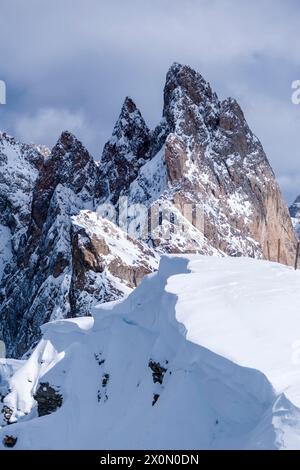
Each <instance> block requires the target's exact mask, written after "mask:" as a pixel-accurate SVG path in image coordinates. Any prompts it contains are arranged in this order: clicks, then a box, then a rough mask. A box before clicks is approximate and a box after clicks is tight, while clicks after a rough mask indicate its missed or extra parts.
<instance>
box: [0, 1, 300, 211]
mask: <svg viewBox="0 0 300 470" xmlns="http://www.w3.org/2000/svg"><path fill="white" fill-rule="evenodd" d="M299 25H300V2H299V0H251V1H250V0H147V1H146V0H109V1H108V0H26V1H25V0H0V79H2V80H5V82H6V85H7V104H6V105H5V106H0V128H1V129H2V130H6V131H8V132H9V133H11V134H13V135H15V136H16V137H17V138H19V139H20V140H23V141H27V142H37V143H43V144H46V145H48V146H50V147H51V146H52V145H54V143H55V141H56V140H57V138H58V137H59V134H60V133H61V131H62V130H64V129H69V130H71V131H73V132H74V133H75V134H76V135H77V136H78V137H80V138H81V139H82V141H83V143H84V144H85V145H86V146H87V148H88V149H89V150H90V151H91V153H92V154H93V155H94V157H95V158H97V159H99V157H100V155H101V151H102V148H103V144H104V142H105V141H106V140H107V139H108V138H109V136H110V134H111V131H112V128H113V125H114V122H115V120H116V119H117V116H118V114H119V111H120V107H121V105H122V102H123V99H124V97H125V96H126V95H130V96H131V97H132V98H133V99H134V100H135V101H136V103H137V105H138V106H139V108H140V109H141V112H142V114H143V116H144V118H145V119H146V121H147V123H148V125H149V126H150V127H153V126H154V125H155V124H156V123H157V122H158V120H159V119H160V116H161V111H162V90H163V84H164V80H165V75H166V72H167V69H168V67H169V66H170V65H171V63H172V62H174V61H176V62H181V63H186V64H189V65H191V66H192V67H194V68H196V69H197V70H198V71H200V72H201V73H202V75H203V76H204V77H205V78H206V79H207V80H208V81H209V82H210V83H211V85H212V87H213V88H214V89H215V91H216V92H217V93H218V95H219V97H220V98H225V97H226V96H233V97H235V98H236V99H237V100H238V101H239V102H240V104H241V105H242V107H243V109H244V112H245V115H246V117H247V119H248V121H249V123H250V125H251V127H252V128H253V130H254V132H255V133H256V134H257V135H258V137H259V138H260V139H261V141H262V143H263V145H264V147H265V150H266V152H267V155H268V157H269V159H270V161H271V164H272V165H273V168H274V170H275V172H276V175H277V177H278V180H279V182H280V184H281V186H282V189H283V191H284V194H285V196H286V198H287V200H288V201H289V202H290V201H291V200H292V199H293V198H294V197H295V196H296V195H297V194H299V193H300V164H299V157H300V105H299V106H296V105H294V104H292V101H291V94H292V90H291V84H292V82H293V81H294V80H297V79H300V41H299V36H300V33H299V29H300V27H299Z"/></svg>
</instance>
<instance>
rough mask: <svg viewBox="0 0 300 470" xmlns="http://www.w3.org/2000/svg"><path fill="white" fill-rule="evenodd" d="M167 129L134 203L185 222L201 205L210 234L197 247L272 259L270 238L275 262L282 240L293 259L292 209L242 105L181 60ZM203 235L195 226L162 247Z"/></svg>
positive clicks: (170, 77)
mask: <svg viewBox="0 0 300 470" xmlns="http://www.w3.org/2000/svg"><path fill="white" fill-rule="evenodd" d="M160 129H161V130H160V132H159V131H158V130H157V129H156V131H155V135H156V136H157V135H160V137H159V144H158V141H156V144H155V145H154V143H152V145H153V148H155V149H156V150H157V149H158V148H159V147H160V145H163V146H162V148H161V150H160V152H158V153H157V154H156V155H155V156H154V157H153V156H152V159H151V160H150V161H147V162H146V163H145V165H144V166H142V167H141V168H140V169H139V172H138V175H137V178H136V179H135V181H133V182H132V183H131V186H130V188H129V190H128V192H127V194H128V195H129V198H130V200H131V201H132V202H135V203H143V204H147V205H148V206H153V205H156V206H159V207H160V210H162V211H163V210H164V208H166V211H169V213H170V211H171V214H173V213H175V215H176V213H177V222H178V218H179V222H180V223H181V220H180V217H181V216H186V214H185V208H186V207H192V206H193V205H196V206H197V208H198V210H199V213H201V212H202V218H203V223H202V227H203V235H204V237H203V235H202V239H201V240H197V241H196V243H195V244H194V248H195V250H196V251H200V252H204V253H205V252H207V250H208V247H210V249H211V248H212V247H213V248H215V249H217V250H220V251H222V252H225V253H227V254H229V255H232V256H242V255H244V256H255V257H267V256H268V251H267V241H269V245H270V247H271V250H270V251H271V253H270V254H271V259H272V260H277V244H278V239H280V240H281V259H280V261H281V262H282V263H287V264H290V263H292V261H293V258H294V253H295V242H296V240H295V236H294V232H293V228H292V224H291V220H290V217H289V213H288V209H287V207H286V204H285V202H284V200H283V198H282V195H281V192H280V189H279V187H278V184H277V183H276V180H275V176H274V173H273V171H272V169H271V167H270V165H269V163H268V160H267V158H266V155H265V153H264V151H263V148H262V145H261V143H260V142H259V140H258V139H257V138H256V137H255V136H254V134H253V133H252V132H251V130H250V129H249V126H248V124H247V122H246V120H245V117H244V115H243V112H242V110H241V108H240V107H239V105H238V104H237V102H236V101H235V100H233V99H227V100H225V101H223V102H220V101H219V100H218V98H217V95H216V94H215V93H213V91H212V89H211V87H210V85H209V84H208V83H207V82H206V81H205V80H204V79H203V78H202V76H201V75H200V74H198V73H197V72H195V71H194V70H192V69H191V68H190V67H187V66H182V65H180V64H173V66H172V67H171V68H170V70H169V72H168V74H167V79H166V85H165V90H164V110H163V120H162V124H161V128H160ZM153 135H154V133H153ZM151 155H153V151H152V154H151ZM176 211H177V212H176ZM178 211H179V215H178ZM190 222H192V223H191V225H195V223H194V222H193V221H192V220H190ZM165 224H167V225H168V226H169V228H170V226H172V225H173V224H172V223H170V221H169V222H168V221H165ZM175 225H176V224H175ZM177 226H178V223H177ZM174 230H175V231H176V229H174V228H173V231H174ZM171 232H172V230H171ZM198 233H199V232H198ZM195 238H196V239H197V237H192V236H191V233H190V231H189V230H187V231H186V232H185V233H182V232H181V244H180V242H179V241H177V242H175V243H174V237H173V236H172V235H171V237H170V242H169V241H168V242H167V243H166V242H165V240H160V239H159V237H158V239H156V240H155V243H154V245H155V246H156V247H157V246H160V247H161V249H162V250H163V251H169V250H170V248H171V251H179V252H184V251H186V247H187V246H188V247H189V248H188V250H190V240H191V239H193V240H195ZM151 243H153V240H151ZM191 251H193V250H191Z"/></svg>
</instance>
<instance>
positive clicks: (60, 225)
mask: <svg viewBox="0 0 300 470" xmlns="http://www.w3.org/2000/svg"><path fill="white" fill-rule="evenodd" d="M98 188H99V169H98V166H97V165H96V163H95V162H94V160H93V159H92V157H91V156H90V155H89V153H88V151H87V150H86V149H85V148H84V147H83V145H82V144H81V142H79V141H78V140H77V139H76V138H75V137H74V136H73V135H72V134H70V133H69V132H64V133H63V134H62V135H61V137H60V139H59V141H58V143H57V144H56V145H55V147H54V148H53V150H52V152H51V155H50V156H48V157H47V159H45V160H43V162H42V164H41V166H40V168H39V173H38V174H37V175H36V181H35V182H34V184H32V188H31V192H30V190H28V197H29V198H31V199H30V203H31V205H30V203H28V206H29V208H28V213H29V215H30V216H29V215H28V219H27V226H25V229H24V235H23V239H22V246H21V247H19V249H18V252H17V253H15V254H14V255H13V256H11V260H10V264H9V265H8V266H7V267H6V270H5V275H4V277H3V279H2V289H1V306H0V334H1V337H2V338H3V340H4V341H5V344H6V348H7V354H8V355H9V356H13V357H20V356H21V355H22V354H24V353H25V352H26V351H27V349H28V348H29V347H30V346H31V345H32V344H33V343H34V342H36V341H37V340H38V338H39V337H40V326H41V325H42V324H43V323H45V322H47V321H50V320H54V319H58V318H66V317H74V316H80V315H88V314H90V307H91V305H93V304H94V303H97V302H100V301H108V300H115V299H117V298H120V297H122V296H123V295H124V294H125V293H128V292H129V291H130V290H131V289H132V288H133V287H134V286H135V285H137V284H138V282H139V281H140V280H141V277H142V274H143V273H148V272H150V271H152V270H153V269H155V267H156V261H155V260H156V258H155V254H154V253H153V252H151V251H150V249H149V248H148V247H146V246H143V245H142V244H141V243H139V242H135V241H130V240H127V246H125V245H124V246H125V247H124V246H120V247H119V252H120V255H121V257H120V256H119V255H116V256H114V253H115V252H117V249H116V250H114V249H111V248H112V246H113V245H114V244H115V245H118V243H119V244H120V245H121V243H122V242H123V240H125V237H126V236H125V235H123V234H122V232H121V230H120V229H118V228H117V227H114V226H112V224H110V223H109V222H108V221H103V220H102V221H101V219H100V218H97V217H96V214H93V212H92V209H93V208H94V207H96V203H95V201H96V199H97V197H98V194H99V193H98V191H99V189H98ZM82 210H90V212H88V213H84V214H83V213H82V214H81V212H80V211H82ZM73 216H74V217H75V218H73ZM76 216H77V217H76ZM101 225H103V226H102V228H101ZM92 227H94V230H95V233H94V234H93V233H92ZM114 238H115V240H114ZM5 240H6V239H5V238H4V241H5ZM113 240H114V241H113ZM3 243H4V242H3ZM124 243H125V242H124ZM130 247H131V248H132V259H130V260H129V261H128V260H127V261H126V259H125V256H126V251H128V250H129V251H130ZM101 249H102V250H101ZM122 250H123V251H122ZM108 255H109V256H108ZM93 256H94V259H93V260H92V257H93ZM2 259H3V258H2ZM89 261H90V262H89Z"/></svg>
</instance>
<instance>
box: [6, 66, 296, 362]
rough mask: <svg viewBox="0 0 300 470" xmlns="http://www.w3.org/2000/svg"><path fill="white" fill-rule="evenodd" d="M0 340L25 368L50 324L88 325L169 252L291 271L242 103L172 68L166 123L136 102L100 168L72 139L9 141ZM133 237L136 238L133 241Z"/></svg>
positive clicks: (279, 207)
mask: <svg viewBox="0 0 300 470" xmlns="http://www.w3.org/2000/svg"><path fill="white" fill-rule="evenodd" d="M0 167H1V173H0V178H1V179H0V207H1V209H2V210H1V215H0V234H1V242H0V275H1V282H0V284H1V285H0V289H1V290H0V337H1V338H3V339H4V341H5V343H6V346H7V351H8V355H9V356H12V357H20V356H21V355H22V354H24V353H25V352H26V350H27V349H28V348H29V347H30V346H32V345H33V344H35V343H36V341H37V340H38V339H39V337H40V326H41V324H43V323H45V322H48V321H50V320H55V319H61V318H66V317H77V316H83V315H89V314H90V310H91V308H92V307H93V306H94V305H95V304H97V303H102V302H107V301H110V300H116V299H119V298H121V297H123V296H124V295H126V294H127V293H128V292H129V291H130V290H131V289H132V288H134V287H135V286H136V285H137V284H138V283H139V282H140V280H141V279H142V277H143V276H144V275H145V274H147V273H150V272H152V271H154V270H156V269H157V265H158V257H159V255H160V254H161V253H201V254H206V255H216V256H225V255H230V256H250V257H255V258H266V257H267V256H268V249H267V245H268V244H269V247H270V258H271V259H272V260H276V259H277V243H278V240H279V239H280V240H281V259H280V261H281V262H282V263H285V264H291V263H292V262H293V260H294V254H295V244H296V238H295V234H294V230H293V226H292V223H291V218H290V215H289V212H288V208H287V207H286V204H285V202H284V200H283V197H282V195H281V192H280V189H279V187H278V184H277V183H276V180H275V177H274V173H273V171H272V169H271V167H270V165H269V163H268V160H267V157H266V155H265V153H264V151H263V148H262V145H261V143H260V142H259V140H258V139H257V138H256V137H255V136H254V134H253V133H252V132H251V130H250V128H249V126H248V124H247V122H246V120H245V117H244V114H243V112H242V110H241V108H240V106H239V105H238V103H237V102H236V101H235V100H233V99H226V100H224V101H220V100H219V99H218V97H217V95H216V94H215V93H214V92H213V91H212V89H211V87H210V85H209V84H208V83H207V82H206V81H205V80H204V79H203V77H202V76H201V75H200V74H199V73H197V72H196V71H194V70H193V69H191V68H190V67H188V66H183V65H180V64H177V63H175V64H173V65H172V66H171V67H170V69H169V71H168V73H167V78H166V84H165V88H164V107H163V113H162V119H161V121H160V123H158V125H157V126H156V128H155V129H154V130H150V129H149V128H148V126H147V125H146V123H145V121H144V119H143V117H142V114H141V112H140V111H139V110H138V108H137V106H136V104H135V103H134V102H133V100H132V99H131V98H126V99H125V101H124V104H123V106H122V109H121V113H120V116H119V118H118V120H117V122H116V124H115V127H114V130H113V133H112V137H111V138H110V139H109V141H108V142H107V143H106V145H105V147H104V150H103V154H102V157H101V159H100V161H99V162H96V161H95V160H94V159H93V158H92V156H91V155H90V154H89V152H88V151H87V150H86V149H85V147H84V146H83V144H82V143H81V142H80V141H79V140H78V139H77V138H76V137H75V136H74V135H72V134H71V133H70V132H63V133H62V135H61V136H60V138H59V140H58V142H57V144H56V145H55V146H54V148H53V149H52V150H51V152H50V153H49V152H48V151H44V148H43V147H39V146H34V145H25V144H20V143H18V142H17V141H16V140H15V139H13V138H11V137H9V136H7V135H6V134H0ZM126 232H127V233H126Z"/></svg>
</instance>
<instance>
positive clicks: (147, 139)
mask: <svg viewBox="0 0 300 470" xmlns="http://www.w3.org/2000/svg"><path fill="white" fill-rule="evenodd" d="M150 154H151V133H150V131H149V129H148V127H147V125H146V123H145V121H144V119H143V117H142V115H141V113H140V111H139V109H138V108H137V107H136V105H135V103H134V102H133V100H132V99H131V98H129V97H126V98H125V101H124V103H123V106H122V109H121V113H120V116H119V118H118V120H117V122H116V124H115V127H114V130H113V134H112V137H111V139H110V140H109V141H108V142H107V143H106V144H105V146H104V150H103V154H102V159H101V164H102V165H101V166H102V173H103V179H106V180H107V185H106V187H105V188H104V190H103V197H104V198H105V197H111V200H112V201H113V202H114V203H115V202H117V200H118V198H119V195H120V194H121V192H122V191H124V190H126V189H127V188H128V187H129V185H130V183H131V182H132V181H133V180H134V179H135V178H136V176H137V173H138V170H139V168H140V167H141V166H142V165H143V164H144V163H145V161H146V160H147V159H149V158H150Z"/></svg>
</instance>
